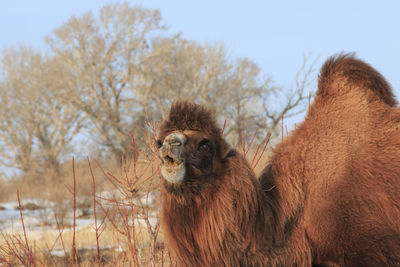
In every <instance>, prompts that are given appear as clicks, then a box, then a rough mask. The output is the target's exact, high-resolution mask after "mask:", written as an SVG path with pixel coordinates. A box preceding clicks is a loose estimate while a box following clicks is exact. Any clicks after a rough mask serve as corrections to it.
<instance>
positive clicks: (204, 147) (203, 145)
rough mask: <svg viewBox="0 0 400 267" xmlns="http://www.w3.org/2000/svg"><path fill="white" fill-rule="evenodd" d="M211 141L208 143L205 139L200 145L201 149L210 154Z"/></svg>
mask: <svg viewBox="0 0 400 267" xmlns="http://www.w3.org/2000/svg"><path fill="white" fill-rule="evenodd" d="M209 143H210V141H208V140H207V139H203V140H202V141H201V142H200V144H199V149H201V150H203V151H205V152H208V151H209V150H210V144H209Z"/></svg>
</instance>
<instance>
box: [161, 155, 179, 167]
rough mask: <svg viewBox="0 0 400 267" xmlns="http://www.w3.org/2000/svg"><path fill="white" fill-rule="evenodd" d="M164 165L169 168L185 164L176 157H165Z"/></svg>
mask: <svg viewBox="0 0 400 267" xmlns="http://www.w3.org/2000/svg"><path fill="white" fill-rule="evenodd" d="M163 163H164V165H168V166H171V167H172V166H179V165H181V164H182V163H183V162H182V161H180V160H178V159H176V158H175V157H171V156H170V155H166V156H165V157H163Z"/></svg>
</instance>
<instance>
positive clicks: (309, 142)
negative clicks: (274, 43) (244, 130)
mask: <svg viewBox="0 0 400 267" xmlns="http://www.w3.org/2000/svg"><path fill="white" fill-rule="evenodd" d="M395 104H396V102H395V100H394V98H393V94H392V92H391V88H390V86H389V85H388V83H387V82H386V81H385V80H384V78H383V77H382V76H381V75H380V74H379V73H377V72H376V71H375V70H374V69H373V68H371V67H370V66H369V65H367V64H365V63H363V62H361V61H360V60H357V59H355V58H354V57H351V56H346V55H340V56H338V57H333V58H331V59H329V60H328V61H327V62H326V63H325V65H324V66H323V68H322V70H321V74H320V79H319V88H318V92H317V95H316V98H315V101H314V103H313V105H312V106H311V107H310V109H309V111H308V114H307V117H306V119H305V121H304V123H303V124H301V125H300V126H299V127H298V128H297V129H296V130H295V131H294V132H293V133H292V134H291V136H289V137H288V138H287V139H286V140H285V141H284V142H282V143H281V144H280V145H278V146H277V148H276V149H275V150H274V155H273V156H272V158H271V160H270V163H269V165H268V166H267V167H266V168H265V170H264V171H263V173H262V175H261V177H260V181H258V180H257V179H255V178H254V173H253V171H252V170H251V168H250V167H249V165H248V163H247V162H246V161H245V159H244V158H243V157H242V156H241V155H240V154H238V153H237V152H235V151H234V150H232V149H229V146H227V144H226V142H225V141H224V140H223V138H222V136H221V134H220V130H219V128H218V127H217V126H216V124H215V120H214V117H213V115H212V114H211V113H210V112H209V111H208V110H207V109H205V108H204V107H201V106H198V105H195V104H193V103H188V102H178V103H176V104H175V105H173V107H172V108H171V112H170V114H169V117H168V118H167V119H166V120H165V121H164V122H163V124H162V125H161V129H160V134H159V146H160V151H161V152H162V153H161V152H160V153H161V155H162V156H163V160H164V165H167V167H168V166H170V165H171V166H174V165H173V164H177V163H176V162H178V163H179V162H180V160H181V161H183V162H184V164H185V170H186V171H185V176H184V178H183V180H182V181H179V182H174V181H173V182H172V183H171V182H167V181H166V180H165V181H164V186H163V187H162V194H161V196H162V214H161V219H162V225H163V228H164V231H165V236H166V241H167V244H168V246H169V247H170V248H171V249H172V251H173V252H174V253H175V255H176V257H177V259H178V262H179V263H180V265H181V266H311V264H312V263H314V264H320V265H328V266H400V129H399V128H400V111H399V110H397V109H395V108H394V106H395ZM171 133H172V135H171ZM174 134H178V135H179V136H180V137H179V138H181V139H179V138H178V139H176V140H178V141H179V142H178V145H177V147H179V150H174V149H176V147H175V145H174V144H175V143H176V140H175V139H172V141H167V140H166V139H168V138H169V139H171V138H172V137H174ZM204 140H207V142H208V143H207V144H208V148H207V149H205V148H203V146H202V145H201V144H203V142H204ZM182 143H183V144H182ZM176 151H180V152H179V153H178V152H176ZM171 157H172V158H171ZM185 160H186V161H185Z"/></svg>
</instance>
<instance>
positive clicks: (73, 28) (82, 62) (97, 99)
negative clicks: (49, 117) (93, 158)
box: [47, 4, 163, 159]
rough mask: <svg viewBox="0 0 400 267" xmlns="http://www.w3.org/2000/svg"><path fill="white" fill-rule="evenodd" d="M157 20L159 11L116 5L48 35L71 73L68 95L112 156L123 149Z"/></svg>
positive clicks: (158, 29) (159, 27) (160, 26)
mask: <svg viewBox="0 0 400 267" xmlns="http://www.w3.org/2000/svg"><path fill="white" fill-rule="evenodd" d="M160 19H161V18H160V14H159V12H158V11H157V10H154V11H152V10H148V9H144V8H141V7H134V8H132V7H130V6H129V5H128V4H115V5H110V6H105V7H103V8H102V9H101V10H100V16H99V18H98V19H96V18H95V17H94V16H93V15H92V13H90V12H89V13H87V14H85V15H83V16H82V17H80V18H77V17H75V16H74V17H72V18H71V19H70V20H69V21H68V22H67V23H65V24H64V25H62V26H61V27H59V28H58V29H56V30H55V31H54V32H53V35H52V36H51V37H49V38H47V41H48V44H49V45H50V48H51V50H52V52H53V53H54V55H55V57H56V59H57V60H58V62H59V64H60V65H62V66H63V67H64V68H65V69H66V70H67V71H68V72H69V73H70V74H71V76H69V77H71V79H72V80H71V81H70V82H69V84H70V88H69V93H68V96H67V97H68V99H69V100H70V102H71V103H72V104H73V105H74V106H75V107H76V108H77V109H79V110H80V111H82V112H83V113H84V115H85V117H86V119H87V120H88V121H90V125H91V130H92V131H93V133H94V134H95V135H93V136H96V135H97V136H98V137H99V138H100V143H101V144H102V145H103V146H105V147H106V148H108V150H109V151H111V153H112V154H113V155H114V157H115V158H116V159H119V158H120V157H121V155H123V154H124V152H125V147H124V145H125V142H126V139H127V138H129V131H128V130H127V128H126V125H128V123H129V122H130V121H131V120H132V117H131V116H132V115H133V114H135V111H136V108H135V105H134V101H131V100H132V99H133V98H134V97H135V91H134V86H135V83H136V82H137V81H138V80H139V81H140V80H141V79H142V74H141V71H140V66H141V64H142V62H143V61H145V60H146V58H147V57H148V54H149V53H150V49H151V48H150V46H149V44H150V38H151V36H152V35H153V34H154V33H156V32H159V31H161V30H162V29H163V27H162V25H160Z"/></svg>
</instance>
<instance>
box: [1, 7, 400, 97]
mask: <svg viewBox="0 0 400 267" xmlns="http://www.w3.org/2000/svg"><path fill="white" fill-rule="evenodd" d="M115 2H123V1H112V0H108V1H104V0H84V1H81V0H79V1H78V0H69V1H50V0H35V1H30V0H29V1H28V0H24V1H23V0H14V1H2V2H1V4H0V49H1V48H3V47H7V46H11V45H17V44H19V43H22V44H25V45H30V46H33V47H34V48H37V49H42V48H44V47H45V44H44V41H43V38H44V36H46V35H49V34H50V33H51V31H52V30H53V29H55V28H57V27H58V26H60V25H61V24H62V23H63V22H65V21H66V20H68V18H69V17H70V16H71V15H73V14H78V15H79V14H83V13H84V12H86V11H89V10H93V11H97V10H98V9H99V8H100V7H101V6H103V5H105V4H108V3H115ZM130 3H131V5H135V4H141V5H142V6H144V7H148V8H158V9H159V10H160V11H161V14H162V16H163V22H164V23H165V24H166V25H167V26H168V27H169V29H170V31H171V32H182V33H183V36H184V37H186V38H187V39H191V40H197V41H200V42H210V43H213V42H221V43H224V44H225V45H226V47H227V48H228V49H229V51H230V52H231V54H232V55H233V56H235V57H238V56H240V57H241V56H245V57H249V58H251V59H252V60H254V61H255V62H256V63H257V64H258V65H259V66H261V68H262V70H263V72H264V73H265V74H266V75H271V76H272V77H273V79H274V81H275V83H276V84H277V85H282V86H285V87H291V86H293V85H294V80H295V75H296V71H297V70H298V68H299V67H300V65H301V63H302V57H303V54H305V53H312V55H314V56H320V60H319V64H318V67H319V66H320V64H322V62H323V60H325V59H326V58H327V57H329V56H330V55H332V54H335V53H338V52H341V51H345V52H356V54H357V55H358V56H359V57H360V58H362V59H364V60H365V61H367V62H369V63H371V64H372V65H373V66H374V67H375V68H377V69H378V70H379V71H380V72H381V73H383V75H384V76H385V77H386V78H387V79H388V81H389V82H390V83H391V84H392V85H393V87H394V89H395V94H396V95H397V96H398V99H400V98H399V96H400V15H399V14H400V13H399V12H400V1H396V0H393V1H384V0H383V1H370V0H364V1H344V0H336V1H321V0H319V1H317V0H310V1H288V0H280V1H267V0H265V1H262V0H259V1H255V0H246V1H243V0H242V1H237V0H230V1H228V0H202V1H188V0H186V1H184V0H179V1H178V0H170V1H167V0H140V1H130Z"/></svg>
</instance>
